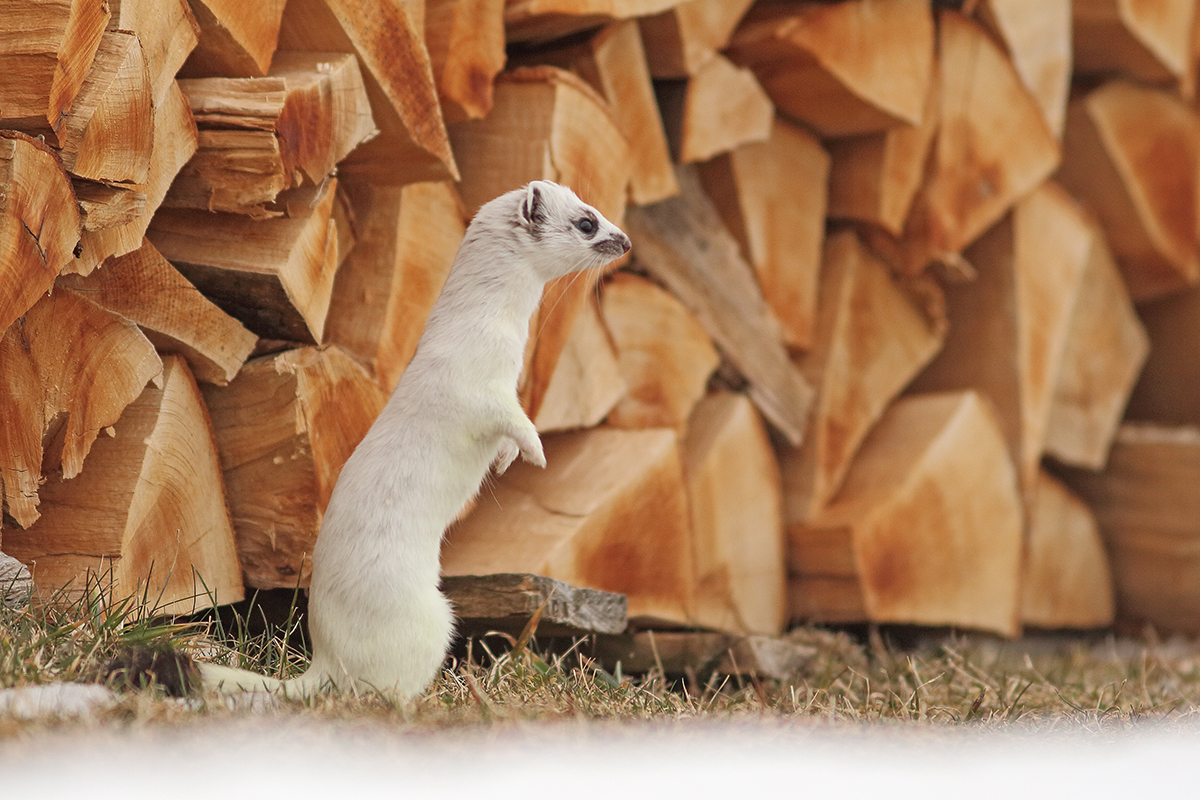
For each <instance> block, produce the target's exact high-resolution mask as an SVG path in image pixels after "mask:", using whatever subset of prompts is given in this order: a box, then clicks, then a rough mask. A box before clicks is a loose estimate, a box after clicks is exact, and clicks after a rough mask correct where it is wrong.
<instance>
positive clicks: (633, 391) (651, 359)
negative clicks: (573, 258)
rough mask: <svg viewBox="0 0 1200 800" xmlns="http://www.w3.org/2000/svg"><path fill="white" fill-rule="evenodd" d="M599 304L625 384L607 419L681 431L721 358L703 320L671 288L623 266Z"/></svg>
mask: <svg viewBox="0 0 1200 800" xmlns="http://www.w3.org/2000/svg"><path fill="white" fill-rule="evenodd" d="M601 310H602V312H603V314H604V324H605V326H606V327H607V328H608V332H609V335H610V336H612V340H613V344H614V345H615V346H616V351H617V365H618V367H619V368H620V371H621V375H622V377H623V378H624V380H625V385H626V386H627V387H628V394H627V395H626V396H625V397H623V398H621V400H620V401H619V402H618V403H617V405H616V407H615V408H614V409H613V411H612V413H611V414H610V415H609V417H608V424H610V425H613V426H615V427H618V428H674V429H675V430H676V431H678V432H679V435H680V436H682V435H683V433H684V429H685V428H686V426H687V421H688V418H689V417H690V416H691V413H692V409H693V408H694V407H695V405H696V403H697V402H699V401H700V398H701V397H703V396H704V390H705V387H706V386H707V385H708V379H709V377H710V376H711V375H712V374H713V371H714V370H716V368H717V365H718V364H720V362H721V357H720V356H719V355H717V351H716V350H715V349H714V348H713V346H712V342H711V341H709V338H708V334H707V333H706V332H705V330H704V326H703V325H701V324H700V321H699V320H697V319H696V317H695V315H694V314H692V313H691V312H690V311H688V310H687V308H686V307H685V306H684V305H683V303H681V302H679V301H678V300H677V299H675V297H674V295H672V294H671V293H670V292H668V291H666V290H665V289H662V288H661V287H659V286H656V285H655V284H653V283H651V282H650V281H648V280H646V279H645V278H640V277H638V276H636V275H632V274H630V273H627V272H618V273H617V274H616V275H614V276H613V279H612V280H611V281H609V282H608V283H607V284H605V286H604V294H603V295H602V296H601Z"/></svg>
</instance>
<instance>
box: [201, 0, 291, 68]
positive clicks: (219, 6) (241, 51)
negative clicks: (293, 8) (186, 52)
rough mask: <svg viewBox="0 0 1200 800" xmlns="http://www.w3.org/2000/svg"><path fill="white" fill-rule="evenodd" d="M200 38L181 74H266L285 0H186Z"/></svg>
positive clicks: (276, 40)
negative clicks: (252, 0) (254, 0)
mask: <svg viewBox="0 0 1200 800" xmlns="http://www.w3.org/2000/svg"><path fill="white" fill-rule="evenodd" d="M189 2H190V4H191V8H192V13H193V14H194V15H195V17H196V24H197V25H198V26H199V28H200V41H199V43H198V44H197V45H196V49H195V50H193V51H192V53H191V55H190V56H188V60H187V61H186V62H185V63H184V65H183V68H182V69H181V70H180V74H181V75H182V76H183V77H187V78H203V77H212V76H218V75H219V76H223V77H227V78H256V77H261V76H263V75H266V74H267V70H268V69H270V68H271V57H272V56H273V55H274V54H275V47H276V45H277V44H278V42H279V23H280V22H281V20H282V17H283V7H284V5H285V4H286V0H260V2H255V3H246V2H243V0H189Z"/></svg>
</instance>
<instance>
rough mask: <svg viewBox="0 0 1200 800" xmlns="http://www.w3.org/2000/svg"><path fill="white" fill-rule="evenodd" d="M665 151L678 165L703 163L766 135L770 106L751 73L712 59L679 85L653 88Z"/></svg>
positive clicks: (771, 115)
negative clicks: (666, 145)
mask: <svg viewBox="0 0 1200 800" xmlns="http://www.w3.org/2000/svg"><path fill="white" fill-rule="evenodd" d="M657 89H658V105H659V108H661V109H662V118H663V124H664V126H665V127H666V131H667V138H668V139H669V140H670V143H671V151H672V153H673V154H674V156H675V158H676V159H677V160H678V161H680V162H681V163H684V164H692V163H696V162H700V161H707V160H708V159H710V158H712V157H713V156H715V155H719V154H720V153H726V152H729V151H730V150H733V149H734V148H736V147H738V146H739V145H743V144H747V143H749V142H763V141H766V140H767V139H768V138H769V137H770V135H771V120H772V119H774V117H775V107H774V106H773V105H772V104H771V99H770V98H769V97H767V93H766V92H765V91H763V88H762V86H760V85H759V83H758V80H757V79H756V78H755V76H754V73H753V72H751V71H750V70H749V69H747V68H746V67H741V66H738V65H736V64H734V63H733V62H731V61H730V60H729V59H727V58H725V57H724V56H722V55H719V54H718V55H714V56H713V57H712V58H710V59H709V60H708V61H707V62H705V64H704V66H703V67H701V68H700V69H698V70H697V71H696V74H695V75H692V76H689V77H688V78H687V79H686V80H683V81H662V82H660V83H659V84H658V87H657Z"/></svg>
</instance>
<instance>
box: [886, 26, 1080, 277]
mask: <svg viewBox="0 0 1200 800" xmlns="http://www.w3.org/2000/svg"><path fill="white" fill-rule="evenodd" d="M940 20H941V25H940V29H939V33H938V43H939V54H940V63H939V67H938V79H939V82H940V86H939V89H938V97H939V103H940V106H941V107H940V110H939V120H940V121H939V128H938V135H937V140H936V143H935V145H934V149H933V155H932V156H931V158H930V160H929V164H928V167H927V169H928V172H927V175H926V182H925V185H924V186H923V187H922V189H921V191H919V192H918V193H917V196H916V199H915V200H914V201H913V205H912V209H911V211H910V214H909V219H908V222H907V223H906V225H905V234H904V239H903V240H902V242H901V253H900V254H899V255H897V256H896V257H895V260H896V262H897V263H898V264H899V265H900V266H901V269H903V270H904V271H906V272H909V273H911V274H915V273H917V272H919V271H920V270H921V269H923V268H924V267H925V266H926V265H927V264H929V263H930V262H932V261H944V262H947V263H950V264H953V263H955V262H956V261H958V260H959V259H958V254H959V253H961V252H962V250H963V249H964V248H965V247H966V246H967V245H969V244H970V243H971V242H973V241H974V240H975V239H976V238H977V237H979V236H980V234H982V233H983V232H984V231H985V230H987V229H988V228H989V227H991V226H992V225H993V224H995V223H996V222H997V221H999V219H1000V218H1001V217H1002V216H1004V214H1005V212H1006V211H1008V209H1009V208H1011V207H1012V205H1013V204H1014V203H1015V202H1016V201H1017V200H1018V199H1019V198H1021V197H1023V196H1024V195H1026V194H1027V193H1028V192H1030V191H1032V190H1033V189H1034V188H1036V187H1037V186H1038V185H1039V184H1040V183H1041V182H1042V181H1044V180H1045V179H1046V178H1048V177H1049V176H1050V173H1051V172H1053V171H1054V169H1055V168H1056V167H1057V166H1058V163H1059V145H1058V141H1057V139H1055V137H1054V134H1053V133H1051V132H1050V128H1049V127H1047V125H1046V121H1045V119H1044V118H1043V117H1042V112H1041V109H1040V108H1039V107H1038V105H1037V103H1035V102H1034V100H1033V97H1032V96H1031V95H1030V94H1029V92H1028V90H1026V88H1025V87H1024V86H1023V85H1022V83H1021V79H1020V76H1019V75H1018V74H1017V72H1016V70H1015V69H1014V68H1013V65H1012V62H1011V61H1010V60H1009V59H1008V57H1007V56H1006V55H1005V54H1004V52H1003V51H1002V50H1001V49H1000V47H999V46H998V45H997V44H996V43H995V42H994V41H993V40H992V39H991V37H990V36H989V35H988V33H987V32H986V31H985V30H984V29H983V28H982V27H980V26H979V25H978V24H976V23H975V22H972V21H971V20H968V19H966V18H965V17H963V16H961V15H960V14H957V13H955V12H952V11H943V12H942V13H941V16H940Z"/></svg>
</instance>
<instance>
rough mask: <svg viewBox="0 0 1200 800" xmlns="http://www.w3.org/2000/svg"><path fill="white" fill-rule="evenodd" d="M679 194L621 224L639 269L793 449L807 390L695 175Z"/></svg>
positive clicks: (684, 180) (687, 174)
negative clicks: (692, 320) (672, 301)
mask: <svg viewBox="0 0 1200 800" xmlns="http://www.w3.org/2000/svg"><path fill="white" fill-rule="evenodd" d="M678 177H679V184H680V187H681V190H682V191H681V194H680V196H679V197H673V198H671V199H669V200H664V201H662V202H660V203H655V204H654V205H652V206H642V207H639V208H636V209H632V210H631V211H630V213H629V217H628V219H627V221H626V224H627V227H626V229H627V231H628V232H629V237H630V239H631V240H632V241H633V246H634V250H635V252H636V253H637V263H638V264H640V265H642V266H643V267H645V268H646V269H647V270H648V271H649V272H650V273H651V275H653V276H654V277H655V278H656V279H658V280H660V281H662V282H663V284H665V285H666V287H667V288H668V289H670V290H671V291H672V292H673V293H674V294H675V296H676V297H678V298H679V299H680V300H682V301H683V304H684V305H685V306H687V308H688V309H689V310H690V311H691V312H692V313H693V314H695V315H696V316H697V317H698V318H699V320H700V323H701V324H702V325H704V327H705V329H706V330H707V331H708V333H709V335H710V336H711V337H712V339H713V341H714V342H715V343H716V345H717V347H718V348H720V350H721V351H722V352H723V353H724V354H725V357H726V358H728V359H729V361H730V362H731V363H732V364H733V366H734V367H735V368H736V369H737V370H738V371H739V372H740V373H741V374H742V375H743V376H744V377H745V378H746V380H747V381H748V382H749V384H750V387H749V390H748V391H749V394H750V397H751V399H753V400H754V402H755V403H756V404H757V405H758V407H759V409H760V410H761V411H762V412H763V416H765V417H766V418H767V419H768V420H769V421H770V422H771V424H772V425H774V426H775V427H776V428H778V429H779V431H780V432H781V433H782V434H783V435H784V436H785V437H786V438H787V440H788V441H789V442H791V443H792V444H793V445H797V444H799V443H800V440H801V438H802V437H803V435H804V428H805V424H806V421H807V418H808V412H809V410H810V408H811V406H812V401H813V389H812V387H811V386H810V385H809V383H808V382H807V381H806V380H805V379H804V378H803V377H801V376H800V373H799V372H797V371H796V369H795V368H794V367H793V366H792V364H791V362H790V361H789V360H788V356H787V351H786V349H785V348H784V345H783V341H782V333H781V332H780V329H779V323H778V321H777V320H775V318H774V316H772V314H771V312H770V310H769V308H768V306H767V304H766V302H765V301H764V300H763V297H762V292H761V291H760V290H759V288H758V284H757V282H756V281H755V280H754V273H753V268H752V267H751V266H750V265H749V264H747V263H746V261H745V260H744V259H743V258H742V257H741V254H740V253H739V252H738V246H737V242H736V240H734V238H733V237H732V236H731V235H730V234H729V232H728V231H726V230H725V226H724V225H723V224H722V223H721V218H720V215H719V214H718V213H717V211H716V209H715V208H714V207H713V205H712V203H711V201H709V199H708V197H707V195H705V193H704V189H703V188H702V187H701V185H700V180H699V178H698V176H697V175H696V173H695V172H694V170H690V169H682V170H680V172H679V176H678Z"/></svg>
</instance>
